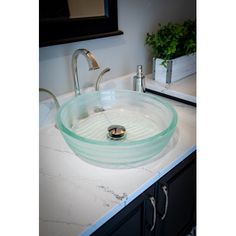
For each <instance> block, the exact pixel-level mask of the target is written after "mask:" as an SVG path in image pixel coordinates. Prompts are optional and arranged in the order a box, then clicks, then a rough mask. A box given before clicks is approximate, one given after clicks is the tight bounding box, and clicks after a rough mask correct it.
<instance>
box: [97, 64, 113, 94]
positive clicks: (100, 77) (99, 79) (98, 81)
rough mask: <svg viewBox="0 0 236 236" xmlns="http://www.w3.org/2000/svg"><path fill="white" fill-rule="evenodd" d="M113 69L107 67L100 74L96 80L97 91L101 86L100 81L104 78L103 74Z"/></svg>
mask: <svg viewBox="0 0 236 236" xmlns="http://www.w3.org/2000/svg"><path fill="white" fill-rule="evenodd" d="M110 70H111V69H110V68H109V67H107V68H105V69H104V70H103V71H102V72H101V73H100V75H99V76H98V79H97V82H96V85H95V90H96V91H99V86H100V83H101V81H102V78H103V75H104V74H105V73H107V72H109V71H110Z"/></svg>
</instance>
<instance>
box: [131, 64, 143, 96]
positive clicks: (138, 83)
mask: <svg viewBox="0 0 236 236" xmlns="http://www.w3.org/2000/svg"><path fill="white" fill-rule="evenodd" d="M144 79H145V76H144V75H143V67H142V65H138V66H137V74H136V75H135V76H134V78H133V89H134V91H137V92H145V80H144Z"/></svg>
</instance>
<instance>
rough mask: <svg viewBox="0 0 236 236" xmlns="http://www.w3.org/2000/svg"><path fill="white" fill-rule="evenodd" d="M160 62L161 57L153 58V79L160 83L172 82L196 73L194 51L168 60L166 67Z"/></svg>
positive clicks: (161, 60)
mask: <svg viewBox="0 0 236 236" xmlns="http://www.w3.org/2000/svg"><path fill="white" fill-rule="evenodd" d="M162 62H163V59H160V58H153V79H154V80H157V81H159V82H160V83H172V82H175V81H177V80H180V79H182V78H184V77H186V76H189V75H191V74H194V73H196V53H193V54H190V55H186V56H182V57H177V58H175V59H172V60H168V61H167V67H165V66H163V65H161V63H162Z"/></svg>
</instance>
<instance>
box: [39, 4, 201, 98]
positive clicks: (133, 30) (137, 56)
mask: <svg viewBox="0 0 236 236" xmlns="http://www.w3.org/2000/svg"><path fill="white" fill-rule="evenodd" d="M117 2H118V19H119V20H118V22H119V29H120V30H122V31H123V32H124V34H123V35H120V36H113V37H108V38H101V39H94V40H87V41H80V42H76V43H69V44H62V45H56V46H50V47H43V48H40V49H39V86H40V87H43V88H47V89H49V90H51V91H52V92H53V93H55V94H56V95H60V94H63V93H66V92H71V91H73V77H72V70H71V56H72V54H73V52H74V51H75V50H76V49H78V48H86V49H88V50H89V51H91V52H92V53H93V54H94V56H95V58H96V60H97V62H98V63H99V65H100V70H97V71H88V65H87V62H86V60H85V59H84V58H83V57H79V59H78V74H79V80H80V85H81V87H88V86H89V85H92V84H94V83H95V81H96V78H97V76H98V75H99V73H100V72H101V70H103V69H104V68H105V67H110V68H111V71H110V72H108V73H107V74H106V75H105V76H104V79H105V80H106V79H112V78H115V77H118V76H122V75H125V74H129V73H132V72H134V71H136V66H137V65H138V64H142V65H143V68H144V73H146V74H148V73H151V70H152V57H151V54H150V50H149V48H148V47H147V46H145V44H144V41H145V36H146V34H147V33H148V32H150V33H151V32H154V31H155V30H156V29H157V27H158V24H159V23H167V22H169V21H183V20H185V19H189V18H192V19H194V18H196V15H195V14H196V0H118V1H117Z"/></svg>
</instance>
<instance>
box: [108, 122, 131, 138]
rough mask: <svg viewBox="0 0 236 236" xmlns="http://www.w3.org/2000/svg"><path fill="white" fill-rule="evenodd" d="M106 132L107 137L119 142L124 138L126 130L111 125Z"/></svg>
mask: <svg viewBox="0 0 236 236" xmlns="http://www.w3.org/2000/svg"><path fill="white" fill-rule="evenodd" d="M107 130H108V133H107V137H108V138H109V139H111V140H121V139H124V138H125V136H126V129H125V127H124V126H122V125H111V126H109V127H108V128H107Z"/></svg>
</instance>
